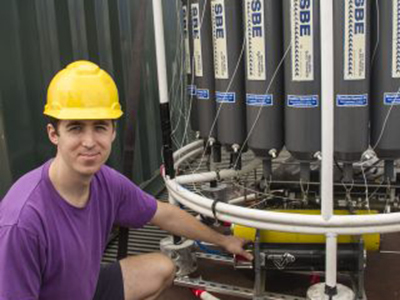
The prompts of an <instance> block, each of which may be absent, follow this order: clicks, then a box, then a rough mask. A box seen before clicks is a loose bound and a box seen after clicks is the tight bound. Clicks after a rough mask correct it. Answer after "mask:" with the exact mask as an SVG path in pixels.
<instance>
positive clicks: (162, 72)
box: [153, 0, 169, 104]
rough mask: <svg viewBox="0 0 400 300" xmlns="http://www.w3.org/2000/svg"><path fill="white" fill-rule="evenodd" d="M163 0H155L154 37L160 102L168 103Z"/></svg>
mask: <svg viewBox="0 0 400 300" xmlns="http://www.w3.org/2000/svg"><path fill="white" fill-rule="evenodd" d="M162 12H163V9H162V2H161V0H153V21H154V37H155V40H156V56H157V76H158V90H159V95H160V103H161V104H163V103H168V102H169V98H168V79H167V63H166V60H165V41H164V21H163V13H162Z"/></svg>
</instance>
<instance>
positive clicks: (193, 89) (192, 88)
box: [187, 85, 196, 96]
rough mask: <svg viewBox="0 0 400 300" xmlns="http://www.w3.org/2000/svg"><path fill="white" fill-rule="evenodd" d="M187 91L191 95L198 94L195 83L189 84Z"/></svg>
mask: <svg viewBox="0 0 400 300" xmlns="http://www.w3.org/2000/svg"><path fill="white" fill-rule="evenodd" d="M187 92H188V95H189V96H196V86H195V85H188V86H187Z"/></svg>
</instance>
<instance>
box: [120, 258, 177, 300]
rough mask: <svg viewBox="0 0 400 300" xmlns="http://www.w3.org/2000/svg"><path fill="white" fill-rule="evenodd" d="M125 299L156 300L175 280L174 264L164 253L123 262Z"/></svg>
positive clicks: (127, 259)
mask: <svg viewBox="0 0 400 300" xmlns="http://www.w3.org/2000/svg"><path fill="white" fill-rule="evenodd" d="M121 269H122V274H123V278H124V290H125V299H135V300H136V299H154V298H155V297H156V296H157V295H159V294H160V293H161V292H162V291H163V290H164V289H166V288H167V287H168V286H170V285H171V284H172V282H173V280H174V278H175V264H174V262H173V261H172V260H171V259H170V258H169V257H167V256H166V255H164V254H162V253H151V254H144V255H138V256H132V257H128V258H126V259H123V260H121Z"/></svg>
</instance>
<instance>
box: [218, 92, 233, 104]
mask: <svg viewBox="0 0 400 300" xmlns="http://www.w3.org/2000/svg"><path fill="white" fill-rule="evenodd" d="M215 98H216V99H217V102H219V103H235V102H236V94H235V93H224V92H216V93H215Z"/></svg>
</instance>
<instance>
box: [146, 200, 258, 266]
mask: <svg viewBox="0 0 400 300" xmlns="http://www.w3.org/2000/svg"><path fill="white" fill-rule="evenodd" d="M157 202H158V206H157V211H156V213H155V215H154V217H153V218H152V220H151V221H150V222H151V223H152V224H154V225H157V226H158V227H160V228H162V229H164V230H166V231H168V232H171V233H172V234H175V235H178V236H184V237H186V238H188V239H192V240H201V241H205V242H209V243H212V244H215V245H218V246H221V247H223V248H225V249H226V250H227V251H229V252H231V253H233V254H238V255H242V256H243V257H245V258H247V259H248V260H252V259H253V256H252V255H251V254H250V253H248V252H246V251H245V250H244V249H243V246H244V245H245V244H246V240H244V239H242V238H237V237H234V236H232V235H229V236H226V235H223V234H220V233H218V232H216V231H214V230H212V229H211V228H209V227H207V226H206V225H204V224H202V223H201V222H199V221H198V220H197V219H196V218H194V217H193V216H192V215H190V214H188V213H187V212H185V211H184V210H182V209H180V208H178V207H176V206H174V205H170V204H167V203H163V202H161V201H157Z"/></svg>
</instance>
